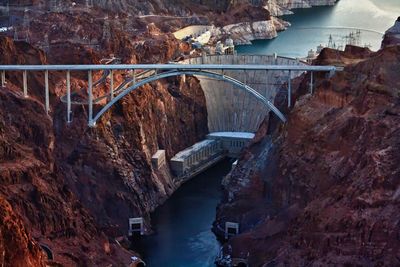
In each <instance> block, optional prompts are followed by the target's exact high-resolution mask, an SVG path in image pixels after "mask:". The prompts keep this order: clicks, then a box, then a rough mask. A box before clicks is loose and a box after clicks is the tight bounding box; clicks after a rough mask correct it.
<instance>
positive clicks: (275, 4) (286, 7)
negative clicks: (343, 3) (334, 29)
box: [265, 0, 338, 16]
mask: <svg viewBox="0 0 400 267" xmlns="http://www.w3.org/2000/svg"><path fill="white" fill-rule="evenodd" d="M337 1H338V0H268V1H267V3H266V5H265V8H266V9H267V10H269V12H270V13H271V15H272V16H282V15H289V14H293V12H292V11H290V10H291V9H294V8H310V7H313V6H332V5H334V4H335V3H336V2H337Z"/></svg>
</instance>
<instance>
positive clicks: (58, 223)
mask: <svg viewBox="0 0 400 267" xmlns="http://www.w3.org/2000/svg"><path fill="white" fill-rule="evenodd" d="M59 34H60V35H61V34H63V33H62V32H59ZM152 34H153V33H151V32H148V33H145V34H144V36H142V37H141V38H142V40H143V41H142V42H141V43H140V44H138V45H133V44H132V43H130V42H128V41H127V38H125V37H123V36H122V37H121V38H119V39H117V40H115V39H114V41H115V42H113V43H109V44H108V45H109V48H108V50H107V49H106V50H105V51H104V53H105V54H107V53H110V52H112V51H113V47H114V46H117V44H119V45H122V44H125V47H127V50H126V51H125V52H126V53H128V52H129V54H127V55H126V58H125V59H124V60H132V61H133V62H137V61H139V62H149V61H150V62H163V61H166V60H168V59H171V58H172V57H175V56H176V55H179V54H180V53H181V52H182V51H183V50H181V49H183V47H182V46H181V44H180V43H179V42H177V41H176V40H174V39H173V38H172V37H170V36H160V37H159V38H157V36H152ZM66 47H71V49H65V48H66ZM0 51H1V54H2V55H4V57H1V60H0V64H44V63H47V59H46V57H45V55H44V53H43V52H42V51H40V50H39V49H36V48H33V47H32V46H30V45H28V44H26V43H20V42H18V43H14V42H13V41H12V40H11V39H8V38H1V39H0ZM100 58H101V54H98V53H96V52H95V51H93V50H91V49H87V48H86V47H84V46H81V47H74V45H72V44H68V43H66V44H65V46H63V47H60V48H57V47H55V48H53V49H52V50H51V53H50V54H49V61H50V62H55V61H56V60H58V61H57V62H58V63H60V62H66V63H68V62H74V63H78V62H81V63H99V61H98V60H99V59H100ZM125 75H126V74H125V73H122V72H121V73H119V72H116V73H115V83H116V84H118V83H119V82H121V81H122V80H123V77H124V76H125ZM98 76H100V73H95V77H98ZM6 78H7V81H8V83H7V88H2V90H1V93H0V98H1V101H0V110H1V113H0V126H1V127H0V144H1V153H0V169H1V172H0V195H1V197H3V198H4V199H5V200H6V201H8V202H9V203H10V204H11V206H12V210H14V212H15V214H17V216H20V217H21V218H22V221H23V225H24V226H25V227H26V232H27V233H29V234H27V235H26V236H25V237H24V238H22V237H21V238H19V237H18V236H17V235H19V233H16V236H17V237H16V238H19V239H18V240H17V239H16V244H15V245H14V244H13V243H10V244H8V245H10V247H9V249H11V250H14V249H17V248H18V246H21V247H24V246H25V243H26V244H28V249H26V250H25V251H22V250H21V251H22V252H23V253H22V252H21V253H20V254H10V255H9V254H6V256H5V258H4V262H5V263H8V262H16V263H18V262H26V263H27V264H28V263H29V262H37V264H36V263H34V265H38V266H39V263H40V262H44V261H43V259H44V257H43V255H42V254H41V253H38V252H37V247H38V244H44V245H46V246H47V247H49V248H50V249H51V250H52V253H53V256H54V262H56V263H59V264H62V265H64V266H76V265H79V266H109V265H110V264H111V265H115V266H120V265H125V264H127V263H128V262H129V261H130V253H128V252H127V251H126V250H124V249H122V248H121V247H120V246H118V245H117V243H115V242H114V238H115V237H117V236H121V235H125V234H126V233H127V229H128V226H127V222H128V218H129V217H140V216H144V217H145V218H147V215H148V213H149V212H150V211H152V210H153V209H154V208H155V207H157V206H158V205H159V204H161V203H162V202H163V201H164V200H165V199H166V198H167V197H168V196H169V195H170V194H171V193H172V192H173V191H174V190H175V189H176V187H177V185H176V184H175V183H174V181H173V180H172V177H171V175H170V173H169V169H168V166H164V167H163V168H161V169H160V170H153V168H152V166H151V163H150V158H151V156H152V155H153V153H155V152H156V151H157V149H165V150H166V152H167V157H168V158H169V157H171V156H172V155H174V154H175V153H176V152H177V151H179V150H182V149H183V148H185V147H187V146H190V145H191V144H193V143H195V142H196V141H198V140H199V139H201V138H204V136H205V134H206V133H207V132H208V129H207V111H206V109H205V102H204V101H205V100H204V94H203V92H202V90H201V88H200V86H199V83H198V82H197V81H196V80H195V79H194V78H188V79H186V82H184V81H183V80H181V79H168V80H166V81H160V82H156V83H153V84H152V85H147V86H144V87H143V88H141V89H140V90H137V91H136V92H134V93H133V94H132V95H130V96H128V97H126V98H124V100H123V101H121V102H120V103H118V105H116V106H115V108H113V109H112V110H111V111H110V112H108V113H107V114H106V115H105V116H104V117H103V118H102V120H101V121H100V122H99V124H98V126H97V128H96V129H88V127H87V115H86V107H81V106H74V108H73V114H74V116H73V118H74V119H73V122H72V123H71V124H66V121H65V116H66V114H65V105H64V104H62V103H60V101H59V100H58V99H59V97H60V96H61V95H63V94H65V73H56V72H54V73H50V88H51V110H52V112H51V113H50V116H47V115H46V113H45V111H44V106H43V103H44V102H43V95H44V90H43V88H44V80H43V73H36V74H34V75H33V74H30V75H29V77H28V81H29V84H28V86H29V91H28V92H29V95H30V97H29V98H28V99H25V98H24V97H23V96H22V94H21V91H22V90H21V85H22V74H21V73H14V72H8V73H7V76H6ZM83 86H86V81H85V74H84V73H73V74H72V87H73V90H77V89H79V88H80V87H83ZM105 90H107V87H105V86H103V87H101V86H100V87H99V88H96V95H97V94H98V95H100V94H103V93H104V92H105ZM96 108H97V107H96ZM176 114H180V115H179V116H177V115H176ZM0 208H1V209H3V206H1V207H0ZM2 212H3V210H2ZM4 212H6V211H4ZM12 218H14V217H12ZM16 223H18V221H17V220H16ZM6 227H8V226H6ZM18 227H20V226H19V225H18ZM20 228H21V230H20V231H21V232H23V231H25V230H24V227H23V226H21V227H20ZM7 229H9V227H8V228H7ZM147 229H148V230H150V229H149V227H147ZM5 234H6V235H8V234H9V233H7V232H6V231H5ZM7 238H8V237H7V236H6V237H5V238H4V240H7ZM19 240H21V241H19ZM24 240H25V241H24ZM24 242H25V243H24ZM0 244H1V242H0ZM31 244H32V245H31ZM7 249H8V248H7ZM6 251H8V250H6ZM6 266H9V265H6ZM26 266H28V265H26Z"/></svg>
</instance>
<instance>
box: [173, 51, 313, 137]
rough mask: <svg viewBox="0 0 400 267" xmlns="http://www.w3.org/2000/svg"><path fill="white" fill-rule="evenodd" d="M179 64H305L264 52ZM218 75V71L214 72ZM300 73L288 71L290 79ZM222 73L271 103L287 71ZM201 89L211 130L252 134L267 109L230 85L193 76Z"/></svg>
mask: <svg viewBox="0 0 400 267" xmlns="http://www.w3.org/2000/svg"><path fill="white" fill-rule="evenodd" d="M180 63H182V64H233V65H234V64H254V65H306V63H304V62H301V61H299V60H297V59H293V58H285V57H275V56H267V55H210V56H202V57H197V58H191V59H186V60H183V61H181V62H180ZM215 72H217V73H220V74H222V71H215ZM301 73H302V72H294V71H292V78H295V77H297V76H299V75H301ZM224 75H226V76H229V77H232V78H234V79H236V80H239V81H241V82H244V83H245V84H247V85H248V86H250V87H251V88H253V89H255V90H256V91H257V92H259V93H260V94H262V95H263V96H265V97H266V98H267V99H268V100H270V101H271V102H272V103H273V102H274V99H275V96H276V94H277V92H278V91H279V90H281V89H284V90H287V84H288V78H289V72H288V71H240V72H239V71H224ZM197 78H198V79H199V81H200V84H201V87H202V88H203V91H204V94H205V97H206V103H207V112H208V128H209V131H210V132H211V133H212V132H252V133H255V132H256V131H257V130H258V128H259V126H260V124H261V122H262V121H263V119H264V118H265V116H266V115H267V113H268V112H269V110H268V109H267V108H266V107H265V106H264V105H263V104H262V103H260V102H259V101H257V99H255V98H254V96H252V95H250V94H249V93H247V92H245V91H243V90H240V89H238V88H234V86H233V85H231V84H229V83H227V82H224V81H219V80H214V79H211V78H207V77H197Z"/></svg>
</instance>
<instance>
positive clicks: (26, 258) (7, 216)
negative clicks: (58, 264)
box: [0, 197, 45, 267]
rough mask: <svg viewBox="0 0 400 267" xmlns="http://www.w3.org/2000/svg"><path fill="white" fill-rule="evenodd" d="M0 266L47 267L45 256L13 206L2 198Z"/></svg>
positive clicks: (0, 203) (0, 201)
mask: <svg viewBox="0 0 400 267" xmlns="http://www.w3.org/2000/svg"><path fill="white" fill-rule="evenodd" d="M0 251H1V252H2V253H1V255H0V264H1V266H16V267H24V266H27V267H36V266H41V267H42V266H43V267H44V266H45V264H44V255H43V254H42V252H41V250H40V248H39V246H38V244H35V243H34V241H32V238H31V236H30V234H29V233H28V231H27V230H26V229H25V227H24V225H23V223H22V220H21V218H19V217H18V216H17V215H16V214H15V212H14V211H13V208H12V207H11V205H10V204H9V203H8V202H7V201H6V200H5V199H4V198H3V197H0Z"/></svg>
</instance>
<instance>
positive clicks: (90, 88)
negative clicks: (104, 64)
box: [88, 70, 96, 127]
mask: <svg viewBox="0 0 400 267" xmlns="http://www.w3.org/2000/svg"><path fill="white" fill-rule="evenodd" d="M92 76H93V75H92V71H91V70H89V71H88V96H89V119H88V120H89V127H94V126H96V123H95V122H94V121H93V77H92Z"/></svg>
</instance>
